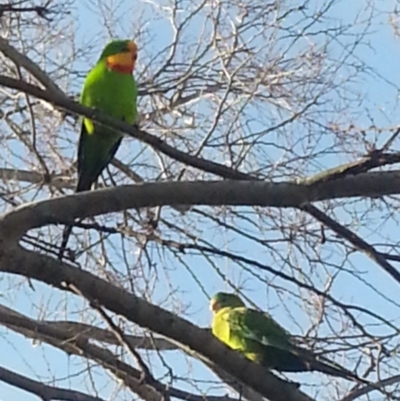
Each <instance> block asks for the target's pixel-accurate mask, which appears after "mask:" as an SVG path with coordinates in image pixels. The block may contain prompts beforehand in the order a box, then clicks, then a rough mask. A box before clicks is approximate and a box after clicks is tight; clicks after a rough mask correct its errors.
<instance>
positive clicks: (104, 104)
mask: <svg viewBox="0 0 400 401" xmlns="http://www.w3.org/2000/svg"><path fill="white" fill-rule="evenodd" d="M136 99H137V88H136V83H135V80H134V78H133V76H132V75H131V74H124V73H119V72H115V71H111V70H108V69H107V68H106V66H105V65H98V66H96V67H95V68H93V69H92V70H91V71H90V73H89V74H88V76H87V78H86V81H85V85H84V88H83V91H82V95H81V103H82V104H83V105H85V106H87V107H91V108H94V109H97V110H99V111H102V112H103V113H105V114H107V115H109V116H111V117H114V118H117V119H119V120H122V121H124V122H126V123H128V124H134V123H135V122H136V116H137V110H136ZM84 124H85V127H86V130H87V133H88V134H89V135H90V134H92V133H94V132H101V136H115V135H119V136H120V135H121V134H120V133H118V132H115V131H114V130H112V129H109V128H106V127H104V126H101V125H97V124H95V123H93V122H92V121H90V120H89V119H84Z"/></svg>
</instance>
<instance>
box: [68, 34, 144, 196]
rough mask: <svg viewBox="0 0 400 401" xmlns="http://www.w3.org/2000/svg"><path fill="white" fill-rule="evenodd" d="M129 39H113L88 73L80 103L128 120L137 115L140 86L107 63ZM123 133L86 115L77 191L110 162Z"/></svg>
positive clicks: (133, 120)
mask: <svg viewBox="0 0 400 401" xmlns="http://www.w3.org/2000/svg"><path fill="white" fill-rule="evenodd" d="M127 42H128V41H113V42H111V43H109V44H108V45H107V46H106V48H105V49H104V51H103V53H102V55H101V57H100V59H99V61H98V62H97V64H96V65H95V67H94V68H93V69H92V70H91V71H90V72H89V74H88V76H87V77H86V80H85V83H84V86H83V90H82V94H81V98H80V103H81V104H83V105H84V106H86V107H91V108H95V109H97V110H100V111H102V112H104V113H106V114H108V115H109V116H112V117H115V118H118V119H120V120H122V121H125V122H126V123H128V124H134V123H135V122H136V117H137V109H136V99H137V87H136V83H135V79H134V77H133V76H132V75H131V74H126V73H121V72H116V71H113V70H110V69H109V68H108V67H107V63H106V58H107V57H108V56H110V55H113V54H116V53H120V52H123V51H124V49H126V48H127ZM121 140H122V134H121V133H120V132H118V131H115V130H113V129H110V128H107V127H104V126H101V125H98V124H93V122H92V121H91V120H89V119H87V118H85V119H83V121H82V126H81V135H80V138H79V147H78V185H77V187H76V192H80V191H87V190H89V189H90V188H91V186H92V184H93V183H94V182H95V181H96V180H97V178H98V177H99V175H100V174H101V172H102V171H103V170H104V168H105V167H106V166H107V165H108V163H110V161H111V159H112V158H113V157H114V155H115V153H116V152H117V150H118V147H119V145H120V143H121Z"/></svg>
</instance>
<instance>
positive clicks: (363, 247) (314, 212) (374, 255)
mask: <svg viewBox="0 0 400 401" xmlns="http://www.w3.org/2000/svg"><path fill="white" fill-rule="evenodd" d="M301 210H304V211H305V212H307V213H308V214H310V215H311V216H313V217H314V218H315V219H316V220H318V221H320V222H321V223H323V224H324V225H325V226H327V227H329V228H330V229H331V230H332V231H333V232H335V233H336V234H338V235H340V236H341V237H342V238H345V239H346V240H347V241H348V242H350V244H352V245H353V246H354V247H355V248H356V249H358V250H360V251H361V252H364V253H365V254H366V255H367V256H368V257H370V258H371V259H372V260H373V261H374V262H376V263H377V264H378V265H379V266H381V267H382V269H383V270H385V272H386V273H388V274H390V275H391V276H392V278H393V279H394V280H396V281H397V282H398V283H399V284H400V273H399V272H398V270H397V269H395V268H394V267H393V266H392V265H391V264H390V263H389V262H388V261H387V260H386V258H385V256H383V255H382V254H381V253H379V252H377V251H376V250H375V248H374V247H373V246H372V245H370V244H368V242H366V241H364V240H363V239H362V238H361V237H359V236H358V235H357V234H355V233H353V232H352V231H350V230H349V229H347V228H346V227H344V226H342V225H341V224H339V223H338V222H336V221H335V220H333V219H332V218H330V217H329V216H327V215H326V214H325V213H323V212H321V211H320V210H319V209H318V208H317V207H315V206H313V205H304V206H302V207H301Z"/></svg>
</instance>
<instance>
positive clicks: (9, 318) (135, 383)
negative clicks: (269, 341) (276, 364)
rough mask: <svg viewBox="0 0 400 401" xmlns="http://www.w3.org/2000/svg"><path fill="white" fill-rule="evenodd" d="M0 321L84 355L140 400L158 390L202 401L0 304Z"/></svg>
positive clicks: (152, 399)
mask: <svg viewBox="0 0 400 401" xmlns="http://www.w3.org/2000/svg"><path fill="white" fill-rule="evenodd" d="M0 322H1V324H2V325H4V326H6V327H9V328H10V329H12V330H13V331H15V332H17V333H20V334H22V335H24V336H26V337H29V338H34V339H36V340H39V341H43V342H46V343H47V344H50V345H52V346H54V347H56V348H59V349H61V350H63V351H64V352H66V353H68V354H73V355H77V356H79V357H85V358H88V359H91V360H93V361H95V362H96V363H98V364H100V365H101V366H103V367H104V368H105V369H107V370H109V371H110V372H111V373H112V374H113V375H114V376H115V377H116V378H118V379H119V380H121V381H122V382H123V383H124V384H125V385H126V386H127V387H128V388H130V389H131V390H132V391H133V392H135V393H137V394H138V395H139V396H141V397H142V398H143V399H144V400H148V401H161V400H160V393H166V394H168V395H169V396H171V397H175V398H180V399H183V400H185V401H203V397H202V396H200V395H197V394H192V393H189V392H186V391H183V390H180V389H177V388H175V387H172V386H166V385H164V384H162V383H160V382H158V381H153V383H151V385H148V384H147V383H144V382H143V381H142V376H141V372H140V371H139V370H137V369H135V368H133V367H131V366H130V365H128V364H127V363H125V362H122V361H121V360H119V359H118V358H117V357H116V356H115V355H114V354H113V353H111V352H110V351H108V350H106V349H103V348H101V347H98V346H96V345H94V344H90V343H89V342H88V341H87V340H86V339H84V338H83V337H82V336H80V335H79V334H78V335H71V333H65V332H64V331H63V330H60V329H58V328H54V327H52V326H50V325H48V324H46V323H43V322H41V321H37V320H33V319H30V318H29V317H27V316H24V315H22V314H20V313H16V312H15V311H10V309H9V308H5V307H4V306H2V307H0ZM210 398H211V399H212V401H235V400H233V399H226V400H223V399H224V398H225V397H212V396H211V397H210Z"/></svg>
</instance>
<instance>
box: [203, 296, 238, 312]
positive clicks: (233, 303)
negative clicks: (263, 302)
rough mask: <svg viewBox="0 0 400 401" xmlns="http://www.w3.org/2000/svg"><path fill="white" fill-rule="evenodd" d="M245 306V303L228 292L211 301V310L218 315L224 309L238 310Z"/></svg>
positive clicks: (214, 297)
mask: <svg viewBox="0 0 400 401" xmlns="http://www.w3.org/2000/svg"><path fill="white" fill-rule="evenodd" d="M242 306H245V305H244V302H243V301H242V300H241V299H240V298H239V297H238V296H237V295H236V294H230V293H227V292H218V293H217V294H215V295H214V296H213V297H212V298H211V301H210V309H211V310H212V311H213V312H214V313H217V312H218V311H219V310H220V309H222V308H227V307H229V308H238V307H242Z"/></svg>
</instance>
